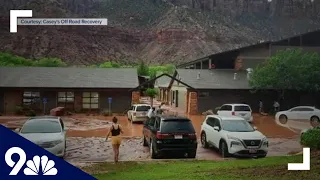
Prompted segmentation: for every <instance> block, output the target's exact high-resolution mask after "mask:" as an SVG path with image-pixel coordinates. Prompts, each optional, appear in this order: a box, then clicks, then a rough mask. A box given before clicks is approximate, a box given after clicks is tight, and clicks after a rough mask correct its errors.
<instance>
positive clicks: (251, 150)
mask: <svg viewBox="0 0 320 180" xmlns="http://www.w3.org/2000/svg"><path fill="white" fill-rule="evenodd" d="M249 153H257V150H255V149H250V150H249Z"/></svg>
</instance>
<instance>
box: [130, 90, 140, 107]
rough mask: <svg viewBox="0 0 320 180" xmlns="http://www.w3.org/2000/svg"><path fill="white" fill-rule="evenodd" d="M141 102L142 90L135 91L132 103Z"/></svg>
mask: <svg viewBox="0 0 320 180" xmlns="http://www.w3.org/2000/svg"><path fill="white" fill-rule="evenodd" d="M138 103H140V92H139V91H133V92H132V96H131V104H138Z"/></svg>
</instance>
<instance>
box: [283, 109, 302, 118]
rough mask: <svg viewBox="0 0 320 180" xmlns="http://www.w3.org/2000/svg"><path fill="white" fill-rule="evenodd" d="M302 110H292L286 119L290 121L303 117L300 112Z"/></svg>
mask: <svg viewBox="0 0 320 180" xmlns="http://www.w3.org/2000/svg"><path fill="white" fill-rule="evenodd" d="M301 109H302V108H300V107H296V108H292V109H291V110H289V111H288V113H287V117H288V119H291V120H299V119H301V118H302V117H303V112H302V111H301Z"/></svg>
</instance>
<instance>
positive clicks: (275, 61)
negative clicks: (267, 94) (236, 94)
mask: <svg viewBox="0 0 320 180" xmlns="http://www.w3.org/2000/svg"><path fill="white" fill-rule="evenodd" d="M249 85H250V86H251V87H252V88H253V89H256V90H259V89H275V90H277V91H278V92H279V93H280V95H282V96H283V95H284V93H285V90H286V89H292V90H298V91H307V92H313V91H318V90H320V55H319V54H317V53H309V52H303V51H302V50H301V49H291V50H285V51H279V52H278V53H277V54H276V55H274V56H271V57H270V58H269V59H268V60H267V61H265V62H264V63H262V64H260V65H259V66H258V67H257V68H255V69H254V70H253V72H252V74H251V76H250V80H249Z"/></svg>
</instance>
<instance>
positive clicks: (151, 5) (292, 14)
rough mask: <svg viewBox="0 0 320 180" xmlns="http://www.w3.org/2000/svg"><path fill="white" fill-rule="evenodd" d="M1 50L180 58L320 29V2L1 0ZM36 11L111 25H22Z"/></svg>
mask: <svg viewBox="0 0 320 180" xmlns="http://www.w3.org/2000/svg"><path fill="white" fill-rule="evenodd" d="M0 7H1V8H0V15H1V16H0V17H2V19H0V23H1V25H3V26H2V27H1V28H0V36H1V37H2V38H1V41H0V51H11V52H13V53H15V54H17V55H20V56H25V57H28V58H40V57H58V58H61V59H63V60H64V61H66V62H67V63H69V64H75V65H81V64H85V65H88V64H92V63H100V62H104V61H117V62H121V63H134V62H136V61H137V60H140V59H143V60H145V61H147V62H149V63H157V64H163V63H174V64H179V63H183V62H187V61H191V60H194V59H197V58H202V57H204V56H207V55H210V54H213V53H217V52H221V51H226V50H230V49H234V48H238V47H242V46H246V45H249V44H256V43H258V42H259V41H261V40H271V39H279V38H282V37H288V36H293V35H295V34H297V33H305V32H308V31H311V30H315V29H320V0H314V2H313V3H311V1H310V0H273V1H271V2H268V0H166V1H164V0H131V1H128V0H15V1H11V0H3V1H0ZM10 9H32V10H33V11H34V12H33V15H34V17H48V18H49V17H51V18H52V17H55V18H59V17H68V18H72V17H106V18H108V21H109V26H106V27H100V26H99V27H98V26H41V27H40V26H19V27H18V33H16V34H10V33H9V24H8V23H9V17H8V15H9V10H10Z"/></svg>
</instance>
